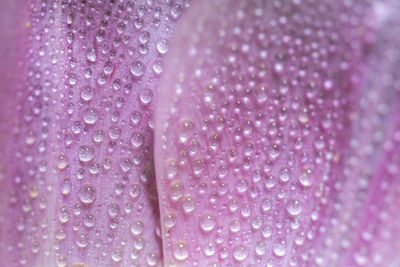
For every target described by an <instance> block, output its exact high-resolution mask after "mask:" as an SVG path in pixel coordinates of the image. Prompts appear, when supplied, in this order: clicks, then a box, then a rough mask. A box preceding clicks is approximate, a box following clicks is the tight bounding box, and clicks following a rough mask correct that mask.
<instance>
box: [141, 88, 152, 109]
mask: <svg viewBox="0 0 400 267" xmlns="http://www.w3.org/2000/svg"><path fill="white" fill-rule="evenodd" d="M152 100H153V91H151V90H150V89H148V88H146V89H144V90H142V92H141V93H140V101H141V102H142V104H144V105H147V104H149V103H150V102H151V101H152Z"/></svg>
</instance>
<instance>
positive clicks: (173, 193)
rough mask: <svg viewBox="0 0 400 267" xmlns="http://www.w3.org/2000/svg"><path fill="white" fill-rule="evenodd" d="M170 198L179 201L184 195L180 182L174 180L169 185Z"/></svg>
mask: <svg viewBox="0 0 400 267" xmlns="http://www.w3.org/2000/svg"><path fill="white" fill-rule="evenodd" d="M169 190H170V198H171V200H173V201H178V200H179V199H180V198H181V197H182V195H183V185H182V183H181V182H180V181H178V180H174V181H172V182H171V183H170V184H169Z"/></svg>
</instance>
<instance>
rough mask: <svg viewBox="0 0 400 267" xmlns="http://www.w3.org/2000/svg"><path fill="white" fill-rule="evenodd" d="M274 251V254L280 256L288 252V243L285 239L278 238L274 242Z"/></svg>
mask: <svg viewBox="0 0 400 267" xmlns="http://www.w3.org/2000/svg"><path fill="white" fill-rule="evenodd" d="M273 251H274V254H275V255H276V256H278V257H283V256H285V254H286V244H285V241H284V240H282V239H281V240H277V241H276V242H275V243H274V244H273Z"/></svg>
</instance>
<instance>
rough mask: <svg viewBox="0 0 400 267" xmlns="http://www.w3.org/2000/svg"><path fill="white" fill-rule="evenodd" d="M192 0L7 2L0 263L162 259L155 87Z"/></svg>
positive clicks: (152, 261) (134, 262) (130, 263)
mask: <svg viewBox="0 0 400 267" xmlns="http://www.w3.org/2000/svg"><path fill="white" fill-rule="evenodd" d="M187 4H188V1H97V0H89V1H41V0H38V1H30V2H29V3H28V2H26V1H18V2H17V1H8V0H7V1H1V4H0V10H1V20H2V21H3V20H4V22H6V24H4V25H3V24H2V26H1V27H4V29H6V31H4V36H3V35H2V37H1V52H2V54H1V55H2V62H1V66H2V68H1V75H5V77H3V76H2V77H1V81H2V82H3V81H5V82H7V83H2V85H5V86H4V87H5V89H3V88H2V91H1V94H2V95H1V97H3V95H4V96H5V98H4V100H3V99H1V105H3V104H4V105H6V106H5V107H2V115H1V116H2V117H1V119H2V126H1V127H2V129H4V132H3V133H2V134H1V146H2V147H3V148H4V150H3V149H2V150H1V166H0V171H1V179H0V181H1V187H2V189H1V217H0V219H1V225H2V226H1V230H0V231H1V235H0V237H1V240H0V265H1V266H3V265H7V266H58V267H62V266H75V267H76V266H89V267H92V266H138V265H140V266H160V265H161V264H162V251H161V240H160V237H159V231H160V230H159V215H158V202H157V190H156V188H155V180H154V170H153V160H152V158H153V128H154V125H153V119H152V117H153V109H154V105H155V104H154V102H155V100H154V95H155V94H156V92H157V87H158V83H159V77H160V74H161V72H162V62H163V57H164V54H165V53H166V52H167V51H168V43H169V39H170V37H171V34H172V32H173V29H174V27H175V24H176V22H177V20H178V18H179V17H180V15H181V13H182V12H183V11H184V10H185V9H186V6H187ZM17 12H21V13H23V14H21V15H18V13H17ZM12 14H13V15H12ZM14 14H17V15H14ZM14 47H15V48H14ZM16 49H18V50H16ZM3 59H4V60H3ZM8 66H9V67H8ZM11 82H12V83H11ZM3 109H4V112H3ZM7 109H9V111H8V112H5V111H6V110H7ZM3 114H6V116H3Z"/></svg>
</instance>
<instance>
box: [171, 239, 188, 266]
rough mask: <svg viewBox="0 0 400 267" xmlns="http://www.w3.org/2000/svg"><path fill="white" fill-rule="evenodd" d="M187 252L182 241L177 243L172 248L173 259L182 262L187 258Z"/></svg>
mask: <svg viewBox="0 0 400 267" xmlns="http://www.w3.org/2000/svg"><path fill="white" fill-rule="evenodd" d="M188 256H189V252H188V250H187V247H186V243H185V242H184V241H179V242H177V243H176V245H175V247H174V257H175V259H176V260H178V261H184V260H186V259H187V258H188Z"/></svg>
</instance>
